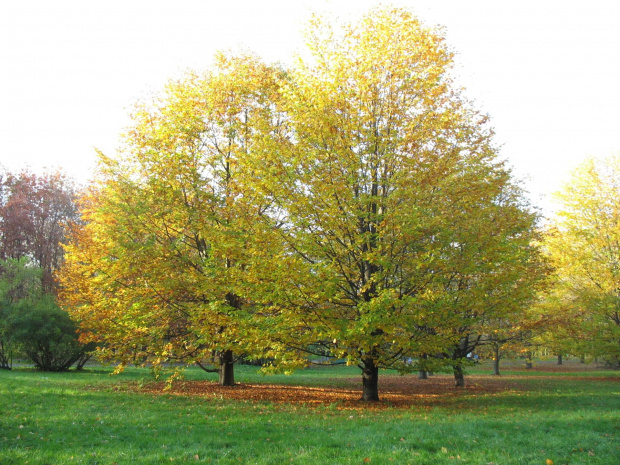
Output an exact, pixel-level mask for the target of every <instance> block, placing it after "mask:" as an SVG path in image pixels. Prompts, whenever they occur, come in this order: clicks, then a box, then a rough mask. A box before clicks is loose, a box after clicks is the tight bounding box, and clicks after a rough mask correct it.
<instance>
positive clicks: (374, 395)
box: [361, 358, 379, 402]
mask: <svg viewBox="0 0 620 465" xmlns="http://www.w3.org/2000/svg"><path fill="white" fill-rule="evenodd" d="M361 369H362V386H363V391H362V398H361V400H363V401H366V402H378V401H379V368H378V367H377V366H376V365H375V361H374V360H373V359H371V358H367V359H365V360H364V361H363V365H362V366H361Z"/></svg>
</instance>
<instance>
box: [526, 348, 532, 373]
mask: <svg viewBox="0 0 620 465" xmlns="http://www.w3.org/2000/svg"><path fill="white" fill-rule="evenodd" d="M532 367H533V365H532V353H531V352H528V353H527V355H526V356H525V369H526V370H531V369H532Z"/></svg>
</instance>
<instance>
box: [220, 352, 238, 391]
mask: <svg viewBox="0 0 620 465" xmlns="http://www.w3.org/2000/svg"><path fill="white" fill-rule="evenodd" d="M218 373H219V375H220V385H221V386H234V385H235V361H234V359H233V352H232V350H226V351H224V352H222V353H221V354H220V366H219V370H218Z"/></svg>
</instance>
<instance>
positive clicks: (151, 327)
mask: <svg viewBox="0 0 620 465" xmlns="http://www.w3.org/2000/svg"><path fill="white" fill-rule="evenodd" d="M279 75H280V71H279V70H277V69H276V68H271V67H268V66H266V65H264V64H262V63H261V62H260V61H259V60H258V59H257V58H256V57H254V56H251V55H242V56H239V57H227V56H224V55H218V56H217V57H216V63H215V66H214V67H213V69H212V70H210V71H209V72H206V73H204V74H189V75H187V76H186V77H185V78H184V79H183V80H180V81H178V82H171V83H170V84H169V85H168V86H167V88H166V90H165V92H164V93H163V94H162V95H161V96H160V97H158V98H157V99H156V100H155V101H154V102H152V103H150V104H140V105H139V106H138V108H137V110H136V112H135V113H134V115H133V120H134V125H133V126H132V127H131V128H130V129H129V130H128V132H127V135H126V138H125V142H126V146H125V148H124V149H123V150H122V151H121V152H120V153H119V156H118V157H115V158H109V157H105V156H101V160H100V166H99V171H100V175H99V178H98V180H97V184H96V185H95V186H93V189H92V190H91V191H90V192H89V193H88V194H87V195H86V196H85V197H84V198H83V200H82V201H83V206H82V214H83V218H84V222H85V225H84V226H83V227H81V228H76V230H75V231H74V233H73V240H72V244H71V245H69V246H68V248H67V251H68V263H67V266H66V267H65V269H64V270H63V273H62V282H63V285H64V290H63V294H62V298H63V302H64V304H65V306H66V307H67V308H69V309H70V311H71V312H72V313H73V315H74V317H75V318H76V319H77V320H78V321H79V322H80V325H81V328H82V331H83V338H84V340H97V341H100V342H102V343H103V344H104V347H105V349H104V352H105V351H107V352H108V353H110V354H113V357H115V358H120V360H121V361H122V363H127V362H129V361H132V360H143V359H144V357H146V358H147V359H148V360H149V361H151V362H153V363H156V364H157V363H159V362H162V361H166V360H177V361H180V360H182V361H188V362H196V363H198V364H200V365H201V366H202V367H204V368H205V369H209V368H208V367H207V366H206V365H207V364H208V363H207V362H209V361H210V360H211V361H214V363H215V365H216V366H215V368H214V370H216V371H218V372H219V373H220V383H221V384H224V385H231V384H234V372H233V363H234V358H235V354H234V352H235V351H240V352H243V351H247V350H246V349H247V344H245V342H244V341H245V340H247V339H248V338H249V337H250V336H248V332H251V328H249V327H248V325H247V324H246V322H247V320H248V315H250V314H251V313H252V312H254V307H253V306H255V302H253V301H252V300H251V298H250V297H248V291H247V289H248V283H250V282H252V281H255V280H256V276H258V275H260V270H258V271H257V269H256V268H257V267H256V266H254V261H255V257H257V256H260V255H261V254H262V253H264V252H265V251H266V250H272V249H273V248H272V247H270V246H269V244H268V242H265V241H268V239H265V235H264V234H262V232H261V231H260V227H261V225H262V224H263V222H262V221H260V217H261V216H264V215H265V214H266V212H267V211H268V210H269V203H268V200H266V199H265V198H264V197H263V196H258V195H257V194H256V192H255V191H253V190H252V189H251V188H250V187H249V185H250V184H249V179H251V177H252V176H253V171H255V169H254V168H253V167H252V166H253V163H250V162H249V161H248V158H250V157H253V156H254V153H255V152H260V150H261V144H263V138H265V137H267V136H268V135H269V134H272V133H277V131H278V125H279V124H280V123H281V122H280V121H279V120H278V114H277V112H276V111H275V110H274V101H275V100H276V99H277V89H278V86H279V84H278V81H279ZM261 241H263V242H261Z"/></svg>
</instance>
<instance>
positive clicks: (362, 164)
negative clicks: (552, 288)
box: [263, 9, 536, 401]
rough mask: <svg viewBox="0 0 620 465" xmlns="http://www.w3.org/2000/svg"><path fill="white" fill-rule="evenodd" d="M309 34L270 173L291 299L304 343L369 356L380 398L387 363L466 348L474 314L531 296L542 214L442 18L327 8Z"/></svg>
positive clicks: (360, 359) (514, 305) (285, 293)
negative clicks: (328, 16) (475, 101)
mask: <svg viewBox="0 0 620 465" xmlns="http://www.w3.org/2000/svg"><path fill="white" fill-rule="evenodd" d="M308 48H309V52H310V53H309V58H306V59H301V60H300V62H299V64H298V66H297V67H296V68H295V69H293V70H292V71H291V72H290V82H289V84H288V85H287V87H286V89H285V95H286V100H285V103H284V104H285V109H286V114H287V115H288V117H289V119H290V122H289V125H290V128H291V130H292V132H293V134H294V137H293V138H292V140H291V142H292V143H291V144H289V145H287V146H286V147H280V148H279V149H278V150H274V151H273V152H272V153H271V155H270V157H269V159H268V162H269V164H270V165H269V169H268V170H267V171H266V174H265V177H264V178H265V180H266V182H265V183H264V187H263V188H264V189H266V190H267V192H269V195H271V196H272V197H273V198H274V199H276V202H277V204H278V205H279V207H280V209H281V211H283V212H286V221H285V226H284V227H282V228H281V229H280V233H281V235H282V238H283V241H284V243H285V244H286V247H287V249H288V254H289V255H290V256H292V257H294V258H295V260H296V264H295V266H293V267H292V269H293V271H291V272H290V273H288V275H287V277H286V279H287V281H286V283H285V285H283V286H282V292H281V293H280V295H279V298H280V300H279V303H280V304H281V306H282V308H283V313H282V315H283V316H286V320H287V321H288V322H290V321H293V320H296V321H297V322H298V326H297V327H298V329H299V331H298V333H297V334H296V341H298V345H297V347H298V349H299V351H300V353H303V351H304V350H307V349H306V347H307V346H306V345H304V344H309V343H311V342H312V341H318V342H315V345H316V344H319V345H321V346H323V347H326V348H328V350H329V351H330V353H331V354H332V355H333V356H335V357H337V358H344V359H346V360H347V361H348V363H351V364H355V365H358V366H359V367H360V368H361V370H362V380H363V383H362V384H363V394H362V399H363V400H367V401H376V400H378V398H379V396H378V370H379V369H380V368H396V369H398V370H401V371H408V370H412V369H416V366H415V365H408V364H406V363H405V360H407V359H409V358H410V357H411V358H414V359H415V358H417V357H419V356H423V355H424V354H438V353H444V352H446V351H452V350H453V349H454V348H463V351H461V352H466V351H467V350H468V347H469V346H468V344H469V343H468V342H466V343H465V344H463V341H464V340H467V338H468V337H469V335H470V333H471V330H470V327H471V324H472V323H471V322H475V323H480V322H481V321H482V320H483V318H485V317H486V318H488V317H490V316H491V315H492V316H493V317H498V316H500V315H502V314H504V313H506V312H510V313H514V312H517V311H518V310H519V308H520V305H521V304H523V302H524V300H527V298H529V296H530V295H531V293H532V292H533V291H532V290H531V288H530V286H531V284H532V281H531V280H529V279H528V278H527V277H524V276H523V272H524V271H526V270H528V269H529V267H530V264H531V262H532V261H533V260H532V259H531V255H532V254H533V253H535V248H534V247H533V246H531V243H530V242H531V239H532V237H533V233H532V229H533V226H534V222H535V219H536V218H535V215H533V214H531V213H529V212H528V211H527V209H526V208H525V205H524V201H523V197H522V194H521V192H520V191H519V189H518V188H516V187H515V185H514V184H513V183H512V181H511V179H510V173H509V171H508V170H507V169H506V168H505V167H504V166H503V164H502V162H501V161H500V160H499V159H498V152H497V149H496V148H495V147H494V146H493V144H492V131H491V130H490V129H489V127H488V125H487V123H486V117H485V116H483V115H480V114H478V113H477V112H476V111H474V110H473V109H472V108H471V105H470V104H469V103H468V102H467V101H466V100H465V99H464V98H463V97H462V96H461V94H460V91H459V90H458V89H457V88H456V87H455V86H454V85H453V83H452V81H451V78H450V69H451V66H452V53H451V52H450V51H449V49H448V48H447V46H446V45H445V43H444V38H443V36H442V35H441V33H440V32H437V31H433V30H431V29H428V28H426V27H424V26H423V25H422V24H421V23H420V22H419V21H418V20H417V19H415V18H414V17H413V16H412V15H411V14H410V13H409V12H407V11H403V10H393V9H379V10H375V11H372V12H371V13H370V14H368V15H366V16H365V17H364V18H363V19H362V20H361V21H360V22H359V23H358V24H350V25H346V26H345V27H343V28H342V29H341V30H336V29H334V28H332V27H330V26H329V25H327V24H325V23H324V22H322V21H321V20H319V19H315V21H314V23H313V24H312V26H311V28H310V33H309V47H308ZM283 283H284V281H283ZM515 293H516V294H520V295H519V296H515V295H514V294H515ZM504 299H508V301H507V302H504ZM461 352H459V353H457V355H456V356H455V357H453V358H454V360H453V359H451V358H450V357H447V358H446V359H444V360H445V362H447V363H456V366H458V363H457V362H458V360H456V359H460V358H461V356H462V353H461Z"/></svg>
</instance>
